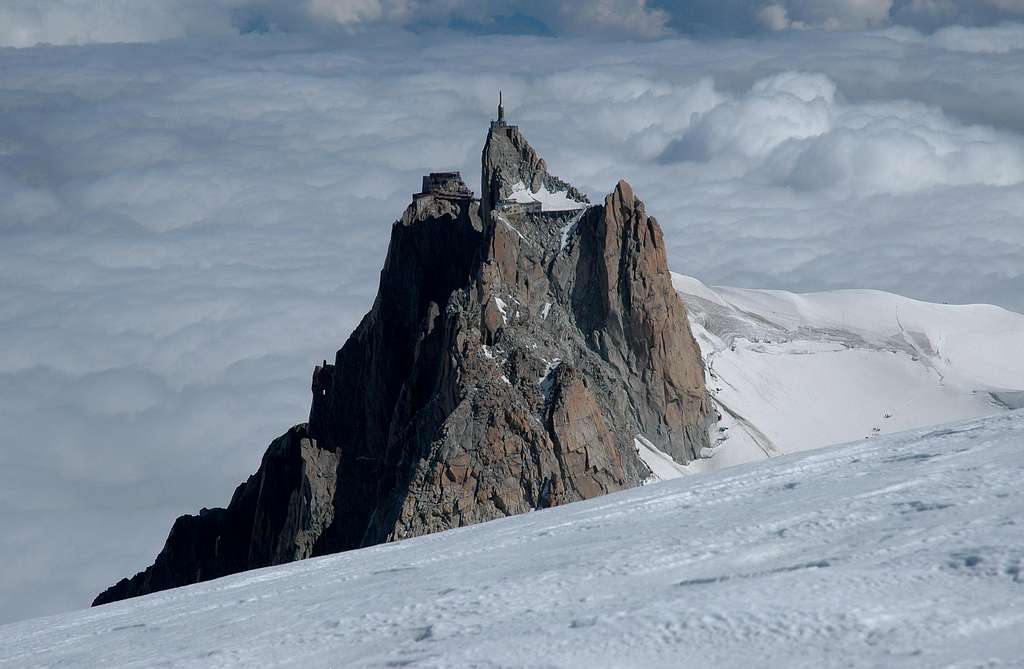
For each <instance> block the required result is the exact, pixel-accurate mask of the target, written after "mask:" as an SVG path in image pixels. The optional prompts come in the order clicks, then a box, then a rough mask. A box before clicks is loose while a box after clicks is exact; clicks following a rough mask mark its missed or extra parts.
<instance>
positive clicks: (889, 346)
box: [673, 274, 1024, 471]
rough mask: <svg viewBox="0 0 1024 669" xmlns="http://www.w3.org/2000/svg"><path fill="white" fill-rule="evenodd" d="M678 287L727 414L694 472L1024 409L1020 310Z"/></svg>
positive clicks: (680, 283) (852, 295)
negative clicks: (706, 456) (709, 454)
mask: <svg viewBox="0 0 1024 669" xmlns="http://www.w3.org/2000/svg"><path fill="white" fill-rule="evenodd" d="M673 283H674V285H675V287H676V290H678V291H679V292H680V294H681V295H682V297H683V300H684V301H685V302H686V305H687V310H688V313H689V315H690V322H691V326H692V328H693V331H694V336H695V337H696V338H697V341H698V343H699V344H700V347H701V350H702V353H703V355H704V359H705V363H706V367H707V383H708V387H709V389H710V391H711V393H712V395H713V397H714V398H715V402H716V404H717V407H718V409H719V412H720V413H721V415H722V420H721V422H720V423H719V426H718V430H719V431H718V433H717V434H716V435H715V441H716V442H717V443H718V447H717V448H716V449H715V451H714V455H713V457H712V458H711V459H710V460H708V461H701V462H697V463H695V464H693V465H690V466H689V467H688V468H687V470H688V471H700V470H704V469H708V468H719V467H722V466H726V465H732V464H737V463H740V462H748V461H751V460H757V459H762V458H764V457H769V456H775V455H779V454H781V453H791V452H794V451H800V450H806V449H809V448H817V447H820V446H825V445H828V444H835V443H840V442H844V441H852V440H854V439H864V438H874V437H876V436H878V435H880V434H886V433H891V432H895V431H899V430H906V429H911V428H916V427H921V426H924V425H933V424H937V423H946V422H949V421H954V420H962V419H967V418H973V417H977V416H985V415H989V414H992V413H995V412H997V411H1000V410H1006V409H1008V408H1019V407H1020V406H1021V398H1022V397H1024V392H1021V391H1024V315H1022V314H1018V313H1014V312H1012V311H1007V310H1006V309H1002V308H1000V307H995V306H992V305H984V304H980V305H949V304H933V303H929V302H921V301H918V300H912V299H909V298H906V297H901V296H899V295H893V294H891V293H884V292H881V291H876V290H839V291H831V292H821V293H809V294H796V293H788V292H784V291H774V290H751V289H739V288H717V287H716V288H711V287H708V286H706V285H704V284H703V283H701V282H700V281H698V280H696V279H693V278H690V277H685V276H682V275H679V274H674V275H673Z"/></svg>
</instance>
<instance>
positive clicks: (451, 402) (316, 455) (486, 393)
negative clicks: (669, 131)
mask: <svg viewBox="0 0 1024 669" xmlns="http://www.w3.org/2000/svg"><path fill="white" fill-rule="evenodd" d="M481 167H482V175H483V178H482V181H481V183H482V188H483V191H484V192H483V194H482V197H481V199H480V200H476V199H474V198H473V196H472V193H470V192H469V189H468V188H466V186H465V183H464V182H463V181H462V178H461V175H459V174H458V173H456V172H443V173H432V174H430V175H428V176H427V177H425V178H424V180H423V188H422V191H421V192H420V193H418V194H417V195H415V196H414V198H413V202H412V203H411V204H410V205H409V206H408V207H407V208H406V210H405V212H404V214H403V215H402V217H401V218H400V219H399V220H397V221H396V222H395V223H394V225H393V227H392V233H391V241H390V244H389V247H388V252H387V258H386V259H385V261H384V268H383V270H382V271H381V279H380V287H379V290H378V293H377V297H376V300H375V301H374V304H373V307H372V308H371V309H370V311H369V313H367V314H366V316H365V317H364V318H363V320H362V322H360V324H359V325H358V326H357V327H356V329H355V330H354V331H353V333H352V335H351V336H350V337H349V339H348V341H347V342H346V343H345V345H344V346H342V348H341V349H340V350H339V351H338V352H337V354H336V355H335V358H334V361H333V363H327V362H326V361H325V362H324V363H323V364H322V365H318V366H317V367H316V369H315V370H314V373H313V380H312V391H313V400H312V406H311V409H310V416H309V422H308V424H303V425H299V426H296V427H294V428H292V429H291V430H290V431H289V432H288V433H286V434H285V435H284V436H282V437H280V438H279V439H278V440H276V441H275V442H274V443H273V444H271V447H270V449H268V451H267V455H266V456H265V457H264V461H263V463H262V465H261V467H260V470H259V471H258V472H257V473H256V474H255V475H253V476H252V477H250V479H249V481H248V482H246V483H245V484H243V485H242V486H240V487H239V488H238V490H237V491H236V492H235V495H234V496H233V497H232V500H231V503H230V504H229V505H228V507H227V508H226V509H216V510H213V511H204V512H202V513H200V515H199V516H184V517H182V518H179V519H178V521H177V522H176V523H175V525H174V528H172V531H171V534H170V536H169V537H168V539H167V543H166V544H165V546H164V549H163V551H161V553H160V555H159V556H158V557H157V560H156V562H155V564H154V565H153V566H151V567H150V568H148V569H147V570H146V571H144V572H142V573H140V574H137V575H136V576H134V577H132V578H131V579H123V580H122V581H120V582H119V583H117V584H116V585H114V586H112V587H111V588H110V589H108V590H107V591H106V592H104V593H103V594H101V595H100V596H99V597H98V598H97V600H96V603H97V604H100V603H104V602H108V601H114V600H117V599H123V598H125V597H131V596H134V595H139V594H144V593H147V592H152V591H155V590H160V589H164V588H169V587H174V586H178V585H184V584H187V583H193V582H196V581H201V580H206V579H209V578H214V577H217V576H221V575H224V574H227V573H232V572H235V571H240V570H243V569H249V568H253V567H259V566H265V565H268V564H276V563H279V562H286V561H289V560H296V559H302V558H305V557H310V556H313V555H323V554H326V553H331V552H336V551H341V550H349V549H352V548H358V547H361V546H369V545H373V544H377V543H381V542H385V541H392V540H396V539H402V538H405V537H412V536H417V535H421V534H426V533H429V532H435V531H439V530H444V529H448V528H452V527H459V526H462V525H467V524H471V523H477V522H481V521H486V520H491V519H494V518H499V517H502V516H506V515H511V514H518V513H525V512H528V511H531V510H534V509H541V508H545V507H549V506H554V505H558V504H563V503H566V502H572V501H575V500H581V499H586V498H590V497H594V496H596V495H601V494H604V493H608V492H612V491H615V490H621V489H623V488H627V487H631V486H636V485H639V484H641V483H642V482H643V481H644V480H646V479H647V478H648V476H649V475H650V470H649V469H648V467H647V466H646V464H645V463H644V462H643V460H642V459H641V458H640V456H639V453H638V449H637V447H636V445H635V442H634V439H635V438H636V437H637V436H638V435H639V436H643V437H644V439H645V440H646V441H647V442H649V443H651V444H653V445H654V446H655V447H657V448H659V449H661V450H662V451H664V452H665V453H668V454H669V455H671V456H672V457H673V458H675V459H676V460H677V461H678V462H680V463H686V462H688V461H689V460H691V459H693V458H695V457H699V455H700V453H701V449H702V448H703V447H704V446H706V445H707V444H708V433H707V428H708V422H709V420H710V415H709V409H708V402H707V398H706V391H705V388H704V375H703V367H702V362H701V357H700V353H699V350H698V348H697V345H696V342H695V341H694V339H693V336H692V335H691V333H690V330H689V325H688V323H687V318H686V312H685V308H684V306H683V303H682V302H681V301H680V298H679V296H678V295H677V294H676V292H675V290H674V289H673V288H672V282H671V276H670V275H669V272H668V265H667V261H666V257H665V245H664V240H663V238H662V233H661V228H660V227H659V225H658V223H657V221H656V220H655V219H654V218H652V217H650V216H648V215H647V214H646V211H645V208H644V204H643V202H641V201H640V200H639V199H638V198H637V197H636V196H635V195H634V193H633V190H632V188H631V187H630V186H629V184H627V183H626V182H625V181H620V182H619V183H618V184H617V185H616V186H615V189H614V190H613V191H612V192H611V193H610V194H609V195H607V196H606V197H605V198H604V201H603V202H602V203H601V204H593V205H592V204H590V203H589V202H588V201H587V198H586V197H585V196H584V195H583V194H582V193H580V192H579V191H577V190H576V189H575V188H573V187H572V186H571V185H569V184H568V183H566V182H564V181H562V180H560V179H558V178H557V177H553V176H551V175H550V174H549V173H548V171H547V167H546V165H545V163H544V161H543V159H542V158H540V156H539V155H538V154H537V153H536V152H535V151H534V149H533V148H532V147H530V145H529V143H528V142H527V141H526V139H525V137H523V135H522V133H521V132H520V131H519V129H518V128H516V127H515V126H510V125H508V124H507V123H506V122H505V120H504V114H503V109H501V108H500V107H499V115H498V120H497V121H493V122H492V123H491V126H490V128H489V131H488V134H487V138H486V141H485V145H484V150H483V155H482V160H481Z"/></svg>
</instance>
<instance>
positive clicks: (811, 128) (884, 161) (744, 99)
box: [665, 71, 1024, 197]
mask: <svg viewBox="0 0 1024 669" xmlns="http://www.w3.org/2000/svg"><path fill="white" fill-rule="evenodd" d="M665 157H666V158H668V159H670V160H673V159H676V160H688V161H700V162H703V163H706V164H707V165H708V169H709V170H711V171H712V172H714V173H716V174H719V175H725V174H728V175H730V176H738V175H742V176H744V177H747V178H750V179H755V180H763V181H765V182H767V183H771V184H774V185H779V186H787V187H791V188H795V189H799V190H823V189H827V190H833V191H837V194H839V195H842V196H843V197H848V196H851V195H853V196H865V195H872V194H876V193H893V194H897V193H910V192H915V191H920V190H924V189H928V188H935V187H940V186H959V185H968V184H985V185H992V186H1008V185H1016V184H1020V183H1022V182H1024V142H1022V141H1021V139H1020V138H1019V137H1017V136H1015V135H1011V134H1007V133H1000V132H997V131H994V130H992V129H990V128H984V127H976V126H966V125H963V124H962V123H958V122H956V121H952V120H950V119H948V118H947V117H946V116H945V115H944V114H942V112H941V111H939V110H936V109H933V108H930V107H927V106H924V105H921V104H914V103H908V102H905V101H894V102H886V103H871V104H857V105H854V104H849V103H843V102H840V101H838V100H837V99H836V86H835V84H834V83H833V82H832V81H831V80H830V79H828V78H827V77H825V76H823V75H820V74H808V73H801V72H792V71H790V72H783V73H780V74H777V75H773V76H771V77H768V78H766V79H762V80H760V81H757V82H755V83H754V85H753V86H752V87H751V89H750V91H749V92H748V93H747V94H745V95H742V96H740V97H739V98H737V99H735V100H730V101H727V102H724V103H722V104H720V105H718V106H716V107H713V108H712V109H711V110H709V111H708V112H707V113H706V114H704V115H702V116H700V117H699V118H698V119H697V120H696V122H695V123H694V124H693V125H692V126H691V127H690V128H688V129H687V131H686V132H685V133H684V134H683V136H682V138H681V139H679V140H677V141H676V142H675V143H673V145H671V146H669V147H668V149H667V150H666V153H665Z"/></svg>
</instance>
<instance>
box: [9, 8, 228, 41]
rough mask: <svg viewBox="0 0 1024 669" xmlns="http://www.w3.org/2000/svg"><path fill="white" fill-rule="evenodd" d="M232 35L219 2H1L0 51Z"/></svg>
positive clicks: (225, 13) (226, 14)
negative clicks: (7, 48) (45, 45)
mask: <svg viewBox="0 0 1024 669" xmlns="http://www.w3.org/2000/svg"><path fill="white" fill-rule="evenodd" d="M231 32H234V29H233V27H232V25H231V21H230V16H229V14H228V12H227V11H226V8H225V7H224V5H223V3H221V2H217V1H216V0H214V1H212V2H206V1H205V0H132V1H131V2H125V1H124V0H5V2H4V3H3V4H2V5H0V46H14V47H26V46H33V45H35V44H39V43H48V44H90V43H95V42H155V41H158V40H163V39H171V38H176V37H185V36H187V35H202V34H226V33H231Z"/></svg>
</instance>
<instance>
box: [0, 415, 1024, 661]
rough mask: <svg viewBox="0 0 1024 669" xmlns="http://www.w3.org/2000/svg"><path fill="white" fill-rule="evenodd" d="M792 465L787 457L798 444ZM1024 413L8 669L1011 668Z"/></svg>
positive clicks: (749, 474)
mask: <svg viewBox="0 0 1024 669" xmlns="http://www.w3.org/2000/svg"><path fill="white" fill-rule="evenodd" d="M783 447H785V444H783ZM1022 447H1024V412H1021V411H1015V412H1008V413H1004V414H1001V415H998V416H995V417H991V418H987V419H980V420H975V421H972V422H965V423H960V424H954V425H948V426H943V427H937V428H927V429H921V430H918V431H916V432H910V433H903V434H898V435H889V436H884V437H880V438H878V439H872V440H861V441H859V442H856V443H853V444H848V445H842V446H838V447H833V448H828V449H823V450H819V451H815V452H813V453H801V454H797V455H793V456H786V457H780V458H776V459H773V460H768V461H764V462H759V463H753V464H750V465H747V466H743V467H735V468H732V469H728V470H723V471H718V472H710V473H706V474H701V475H698V476H688V477H684V478H681V479H677V480H674V481H667V482H664V483H659V484H656V485H650V486H645V487H642V488H637V489H633V490H629V491H626V492H622V493H616V494H612V495H608V496H605V497H601V498H597V499H592V500H589V501H586V502H580V503H577V504H572V505H568V506H562V507H556V508H554V509H549V510H544V511H538V512H533V513H529V514H526V515H523V516H517V517H511V518H506V519H503V520H498V521H494V522H490V523H486V524H483V525H476V526H473V527H468V528H463V529H458V530H453V531H449V532H443V533H440V534H435V535H431V536H427V537H422V538H418V539H413V540H409V541H402V542H398V543H393V544H387V545H382V546H377V547H374V548H369V549H364V550H359V551H353V552H350V553H343V554H339V555H334V556H329V557H326V558H319V559H314V560H306V561H303V562H298V563H293V564H289V565H285V566H281V567H273V568H268V569H262V570H258V571H252V572H247V573H243V574H238V575H235V576H230V577H227V578H223V579H220V580H217V581H212V582H209V583H202V584H199V585H195V586H190V587H186V588H180V589H177V590H173V591H168V592H163V593H157V594H155V595H150V596H147V597H142V598H139V599H135V600H128V601H125V602H119V603H115V604H110V605H107V606H103V607H99V608H96V609H91V610H85V611H79V612H74V613H68V614H62V615H58V616H54V617H50V618H42V619H37V620H29V621H24V622H19V623H14V624H11V625H8V626H5V627H0V667H5V668H6V667H18V668H19V669H22V668H26V669H28V668H35V667H54V666H66V667H76V668H80V669H90V668H94V667H95V668H98V669H113V668H115V667H150V666H161V667H172V668H181V667H212V666H217V667H224V668H233V667H271V666H273V667H304V668H305V667H342V666H345V667H384V666H423V667H441V666H477V667H497V666H555V667H587V668H589V667H596V666H602V667H604V666H609V667H610V666H615V667H621V666H631V667H652V666H653V667H679V666H694V667H751V666H758V667H783V666H784V667H814V668H816V669H817V668H819V667H832V666H843V667H883V666H884V667H939V666H942V667H975V666H987V667H1010V666H1019V661H1020V658H1021V657H1024V596H1022V594H1024V576H1022V574H1021V568H1022V563H1024V532H1022V531H1021V518H1022V517H1024V489H1022V488H1021V486H1020V481H1021V480H1022V478H1024V457H1021V456H1022V450H1021V449H1022Z"/></svg>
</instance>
